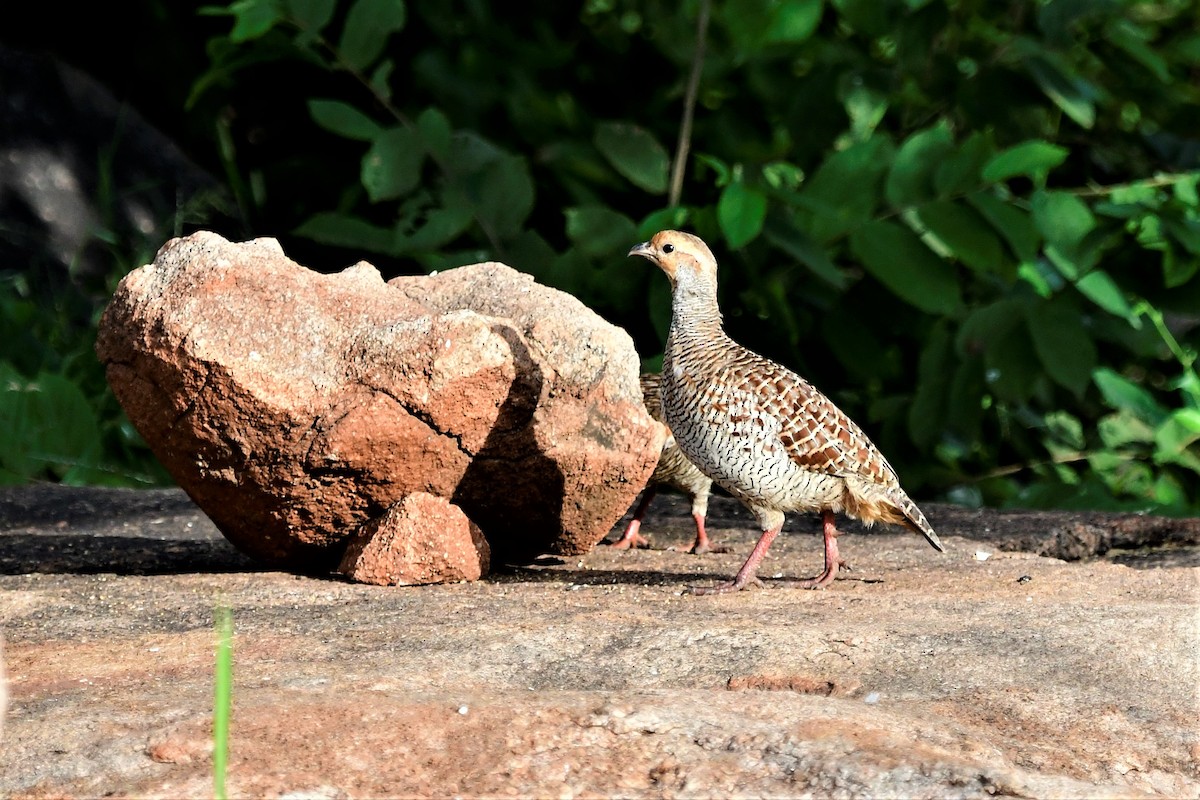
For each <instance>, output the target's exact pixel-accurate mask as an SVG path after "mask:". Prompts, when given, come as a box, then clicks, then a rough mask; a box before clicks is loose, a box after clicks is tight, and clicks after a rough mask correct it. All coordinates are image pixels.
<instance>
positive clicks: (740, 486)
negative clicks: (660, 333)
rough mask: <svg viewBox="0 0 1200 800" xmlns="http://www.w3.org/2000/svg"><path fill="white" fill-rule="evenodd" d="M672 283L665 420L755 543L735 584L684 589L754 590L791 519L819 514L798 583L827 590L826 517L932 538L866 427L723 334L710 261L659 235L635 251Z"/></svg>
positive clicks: (693, 244) (679, 234) (679, 240)
mask: <svg viewBox="0 0 1200 800" xmlns="http://www.w3.org/2000/svg"><path fill="white" fill-rule="evenodd" d="M629 255H630V256H641V257H642V258H645V259H648V260H649V261H650V262H652V263H653V264H655V265H656V266H657V267H658V268H659V269H661V270H662V271H663V272H664V273H665V274H666V276H667V278H668V279H669V280H670V282H671V327H670V330H669V331H668V334H667V344H666V349H665V352H664V354H663V367H662V388H661V392H662V411H663V421H664V423H665V424H666V425H667V427H668V428H670V430H671V433H672V435H673V436H674V439H675V443H676V445H677V446H678V447H679V450H680V451H681V452H682V453H683V454H684V455H685V456H687V458H688V459H689V460H690V461H691V462H692V463H694V464H695V465H696V467H697V468H699V469H700V471H701V472H703V473H704V474H705V475H707V476H708V477H709V478H711V479H712V480H713V482H715V483H716V484H717V485H718V486H720V487H721V488H723V489H725V490H726V491H727V492H729V493H730V494H731V495H733V496H734V497H735V498H737V499H738V500H740V501H741V503H742V504H743V505H744V506H746V508H747V509H749V510H750V512H751V513H752V514H753V515H754V517H755V519H756V520H757V522H758V525H759V527H760V528H761V530H762V535H761V537H760V538H759V540H758V542H757V543H756V544H755V546H754V549H753V550H752V551H751V552H750V555H749V557H748V558H747V559H746V561H745V563H744V564H743V565H742V567H741V568H740V569H739V570H738V572H737V574H736V575H735V576H734V577H733V579H732V580H730V581H728V582H726V583H722V584H718V585H717V586H711V587H691V591H692V592H693V593H695V594H722V593H726V592H734V591H739V590H741V589H744V588H746V587H747V586H749V585H761V581H759V579H758V578H757V571H758V567H759V564H760V563H761V562H762V560H763V556H765V555H766V553H767V550H768V549H769V548H770V546H771V542H773V541H774V540H775V537H776V536H778V535H779V531H780V530H781V529H782V527H783V522H784V519H785V515H786V514H787V513H789V512H818V513H820V514H821V518H822V523H823V525H822V532H823V536H824V545H825V568H824V570H823V571H822V572H821V573H820V574H819V575H817V576H816V577H814V578H812V579H811V580H806V581H804V582H802V584H801V585H802V586H804V587H806V588H812V589H820V588H825V587H827V586H829V585H830V584H831V583H832V582H833V580H834V578H835V577H836V576H837V573H838V569H839V567H841V566H844V565H845V563H844V562H843V561H842V560H841V557H840V554H839V552H838V545H837V537H838V535H839V531H838V529H837V526H836V524H835V522H836V521H835V516H834V515H835V514H838V513H844V514H846V515H848V516H850V517H853V518H856V519H858V520H860V521H862V522H863V523H865V524H866V525H868V526H870V525H872V524H874V523H876V522H884V523H889V524H893V525H903V526H905V527H907V528H909V529H911V530H913V531H915V532H917V533H920V534H921V535H923V536H924V537H925V540H926V541H928V542H929V544H930V545H931V546H932V547H933V548H934V549H936V550H938V551H939V552H944V551H945V547H943V545H942V543H941V542H940V541H939V540H938V537H937V534H936V533H935V532H934V530H933V528H932V526H930V524H929V522H928V520H926V519H925V515H924V514H923V513H922V512H921V509H920V508H918V507H917V505H916V503H914V502H913V501H912V500H911V499H910V498H909V496H908V495H907V494H905V492H904V490H903V489H902V488H901V487H900V480H899V478H898V477H897V476H896V472H895V470H894V469H892V465H891V464H889V463H888V460H887V459H886V458H885V457H884V455H883V453H881V452H880V451H879V448H878V447H876V446H875V445H874V443H872V442H871V440H870V439H869V438H868V437H867V435H866V434H865V433H864V432H863V430H862V429H861V428H860V427H859V426H858V425H857V424H856V423H855V422H854V421H853V420H851V419H850V417H848V416H847V415H846V414H845V413H843V412H842V411H841V410H840V409H839V408H838V407H837V406H835V405H834V404H833V402H832V401H831V400H830V399H829V398H828V397H826V396H825V395H824V394H822V393H821V392H820V391H819V390H818V389H817V388H816V387H815V386H813V385H812V384H811V383H809V382H808V381H807V380H805V379H804V378H802V377H800V376H799V375H797V374H796V373H795V372H793V371H792V370H790V369H788V368H787V367H785V366H783V365H781V364H778V363H776V362H775V361H772V360H770V359H768V358H765V357H764V356H761V355H759V354H757V353H755V352H753V351H751V350H749V349H747V348H745V347H743V346H742V345H740V344H738V343H737V342H735V341H734V340H733V339H731V338H730V337H729V336H728V335H727V334H726V333H725V329H724V326H723V324H722V319H721V310H720V307H719V305H718V302H717V260H716V258H715V257H714V256H713V254H712V251H711V250H710V249H709V248H708V245H706V244H705V243H704V241H703V240H702V239H701V238H700V237H698V236H696V235H694V234H691V233H686V232H684V231H676V230H664V231H659V232H658V233H656V234H655V235H654V236H653V237H651V238H650V239H649V240H648V241H645V242H642V243H641V244H637V245H634V246H633V247H632V248H631V249H630V250H629Z"/></svg>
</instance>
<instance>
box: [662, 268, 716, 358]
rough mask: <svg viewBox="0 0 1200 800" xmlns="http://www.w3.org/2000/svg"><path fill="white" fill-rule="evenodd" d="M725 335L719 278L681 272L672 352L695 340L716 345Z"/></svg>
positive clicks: (673, 301) (674, 300) (674, 295)
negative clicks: (719, 295)
mask: <svg viewBox="0 0 1200 800" xmlns="http://www.w3.org/2000/svg"><path fill="white" fill-rule="evenodd" d="M725 338H726V337H725V329H724V328H723V327H722V325H721V309H720V308H719V307H718V305H717V285H716V281H713V280H707V279H705V278H703V277H701V276H697V275H695V274H694V273H688V274H684V273H682V272H681V274H680V276H679V278H678V279H677V280H676V282H675V286H674V288H673V290H672V297H671V331H670V333H669V334H668V335H667V351H668V353H672V352H674V353H682V352H683V351H686V350H690V349H691V348H690V347H689V345H693V344H706V345H708V346H712V345H713V344H717V343H719V342H721V341H723V340H724V339H725Z"/></svg>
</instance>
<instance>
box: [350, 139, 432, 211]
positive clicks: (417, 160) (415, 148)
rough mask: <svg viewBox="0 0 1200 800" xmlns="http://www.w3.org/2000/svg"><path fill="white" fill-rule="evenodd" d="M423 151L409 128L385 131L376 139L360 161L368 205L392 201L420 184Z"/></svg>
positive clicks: (423, 158)
mask: <svg viewBox="0 0 1200 800" xmlns="http://www.w3.org/2000/svg"><path fill="white" fill-rule="evenodd" d="M424 160H425V150H424V148H423V147H422V146H421V142H420V141H419V140H418V138H417V134H416V132H415V131H413V130H412V129H411V128H406V127H396V128H389V129H387V130H385V131H384V132H383V133H381V134H380V135H379V136H378V137H376V139H375V141H374V142H372V144H371V148H370V149H369V150H368V151H367V154H366V155H364V156H363V160H362V175H361V179H362V185H363V186H364V187H365V188H366V190H367V195H368V196H369V197H370V198H371V202H374V203H378V202H379V201H381V200H394V199H395V198H397V197H401V196H403V195H405V194H408V193H409V192H411V191H412V190H413V189H415V188H416V187H417V184H418V183H420V181H421V162H422V161H424Z"/></svg>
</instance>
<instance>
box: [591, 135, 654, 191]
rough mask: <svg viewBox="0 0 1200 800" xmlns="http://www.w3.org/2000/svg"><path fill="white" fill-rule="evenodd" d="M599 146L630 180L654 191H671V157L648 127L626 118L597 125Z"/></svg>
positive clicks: (638, 185) (617, 168) (609, 161)
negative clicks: (625, 119) (627, 120)
mask: <svg viewBox="0 0 1200 800" xmlns="http://www.w3.org/2000/svg"><path fill="white" fill-rule="evenodd" d="M594 141H595V145H596V148H597V149H598V150H599V151H600V152H601V153H602V154H603V155H604V157H605V158H606V159H608V163H609V164H611V165H612V167H613V169H615V170H616V171H617V172H619V173H620V174H621V175H623V176H624V177H625V178H626V179H627V180H628V181H629V182H630V183H632V184H633V185H634V186H637V187H638V188H640V189H643V190H645V191H647V192H650V193H652V194H663V193H664V192H666V191H667V174H668V170H669V169H670V159H669V158H668V156H667V151H666V149H665V148H664V147H663V146H662V145H661V144H659V143H658V140H657V139H655V138H654V136H653V135H652V134H651V133H650V132H649V131H647V130H646V129H644V128H639V127H638V126H637V125H630V124H628V123H624V122H604V123H601V124H600V125H598V126H597V127H596V136H595V139H594Z"/></svg>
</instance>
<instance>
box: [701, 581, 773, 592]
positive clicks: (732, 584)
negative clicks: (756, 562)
mask: <svg viewBox="0 0 1200 800" xmlns="http://www.w3.org/2000/svg"><path fill="white" fill-rule="evenodd" d="M749 586H753V587H755V588H756V589H763V588H765V584H763V582H762V581H760V580H759V579H758V578H750V579H749V580H746V581H739V580H732V581H729V582H728V583H719V584H717V585H716V586H689V587H688V593H689V594H698V595H707V594H729V593H731V592H740V591H741V590H742V589H745V588H747V587H749Z"/></svg>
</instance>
